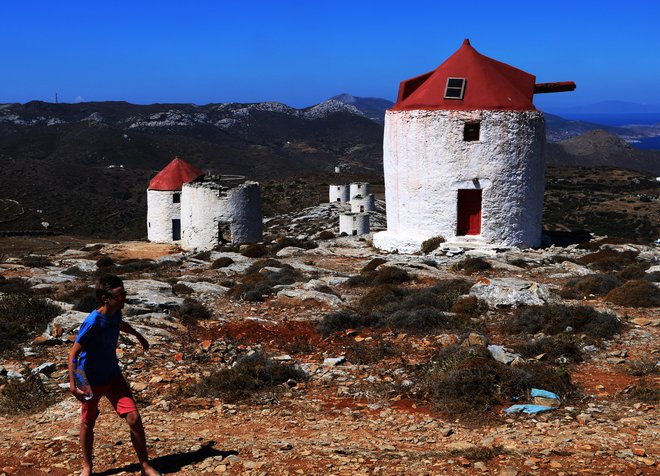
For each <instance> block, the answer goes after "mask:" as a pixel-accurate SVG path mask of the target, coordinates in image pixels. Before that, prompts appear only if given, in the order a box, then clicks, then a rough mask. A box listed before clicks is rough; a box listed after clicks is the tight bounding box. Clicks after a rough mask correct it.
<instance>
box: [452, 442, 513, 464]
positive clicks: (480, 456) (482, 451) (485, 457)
mask: <svg viewBox="0 0 660 476" xmlns="http://www.w3.org/2000/svg"><path fill="white" fill-rule="evenodd" d="M507 453H508V451H507V450H505V449H504V448H503V447H502V446H499V445H496V446H475V447H470V448H465V449H453V450H450V451H449V455H450V456H452V457H454V458H458V457H463V458H466V459H468V460H470V461H489V460H491V459H493V458H497V457H498V456H499V455H502V454H507Z"/></svg>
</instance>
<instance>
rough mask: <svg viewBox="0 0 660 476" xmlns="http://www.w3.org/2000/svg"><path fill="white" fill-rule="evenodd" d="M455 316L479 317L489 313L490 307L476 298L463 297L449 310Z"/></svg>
mask: <svg viewBox="0 0 660 476" xmlns="http://www.w3.org/2000/svg"><path fill="white" fill-rule="evenodd" d="M449 311H450V312H453V313H455V314H465V315H467V316H470V317H478V316H480V315H482V314H485V313H486V312H487V311H488V305H487V304H486V303H484V302H483V301H481V300H479V299H478V298H476V297H474V296H463V297H461V298H460V299H459V300H458V301H456V302H455V303H454V304H453V305H452V306H451V309H449Z"/></svg>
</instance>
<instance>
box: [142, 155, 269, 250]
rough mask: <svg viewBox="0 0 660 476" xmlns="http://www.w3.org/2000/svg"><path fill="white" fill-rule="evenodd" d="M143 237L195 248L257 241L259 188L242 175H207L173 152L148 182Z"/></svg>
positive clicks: (259, 209)
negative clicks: (171, 158) (163, 166)
mask: <svg viewBox="0 0 660 476" xmlns="http://www.w3.org/2000/svg"><path fill="white" fill-rule="evenodd" d="M147 236H148V239H149V241H154V242H158V243H177V244H179V245H180V246H181V248H183V249H185V250H200V251H201V250H211V249H213V248H215V247H217V246H219V245H223V244H232V245H235V244H243V243H256V242H259V241H261V240H262V215H261V188H260V186H259V184H258V183H257V182H250V181H246V180H245V179H244V177H236V176H231V177H229V176H219V177H215V176H209V175H206V174H204V173H203V172H201V171H200V170H198V169H196V168H195V167H193V166H192V165H190V164H189V163H188V162H186V161H184V160H183V159H181V158H179V157H175V158H174V160H172V162H170V163H169V164H168V165H167V166H166V167H165V168H164V169H163V170H161V171H160V172H159V173H158V174H157V175H156V176H155V177H154V178H153V179H152V180H151V181H150V182H149V188H148V189H147Z"/></svg>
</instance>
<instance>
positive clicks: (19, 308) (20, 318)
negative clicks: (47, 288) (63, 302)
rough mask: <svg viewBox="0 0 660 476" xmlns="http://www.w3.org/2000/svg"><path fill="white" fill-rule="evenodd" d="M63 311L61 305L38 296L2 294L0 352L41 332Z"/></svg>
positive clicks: (0, 306) (0, 297)
mask: <svg viewBox="0 0 660 476" xmlns="http://www.w3.org/2000/svg"><path fill="white" fill-rule="evenodd" d="M61 312H62V309H60V307H59V306H56V305H54V304H51V303H49V302H47V301H46V300H45V299H43V298H41V297H38V296H30V295H26V294H4V295H0V353H2V352H3V351H6V350H8V349H11V347H12V346H15V345H17V344H19V343H20V342H22V341H24V340H26V339H28V338H29V337H32V336H34V335H35V334H41V333H42V332H43V331H44V330H46V325H47V324H48V323H49V322H50V321H52V320H53V319H54V318H55V317H57V316H58V315H59V314H60V313H61Z"/></svg>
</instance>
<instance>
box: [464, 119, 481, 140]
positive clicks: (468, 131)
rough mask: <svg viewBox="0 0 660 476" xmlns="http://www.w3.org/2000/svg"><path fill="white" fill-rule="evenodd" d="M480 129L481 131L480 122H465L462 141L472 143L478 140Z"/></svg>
mask: <svg viewBox="0 0 660 476" xmlns="http://www.w3.org/2000/svg"><path fill="white" fill-rule="evenodd" d="M480 129H481V123H480V122H466V123H465V129H463V140H464V141H465V142H472V141H476V140H479V130H480Z"/></svg>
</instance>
